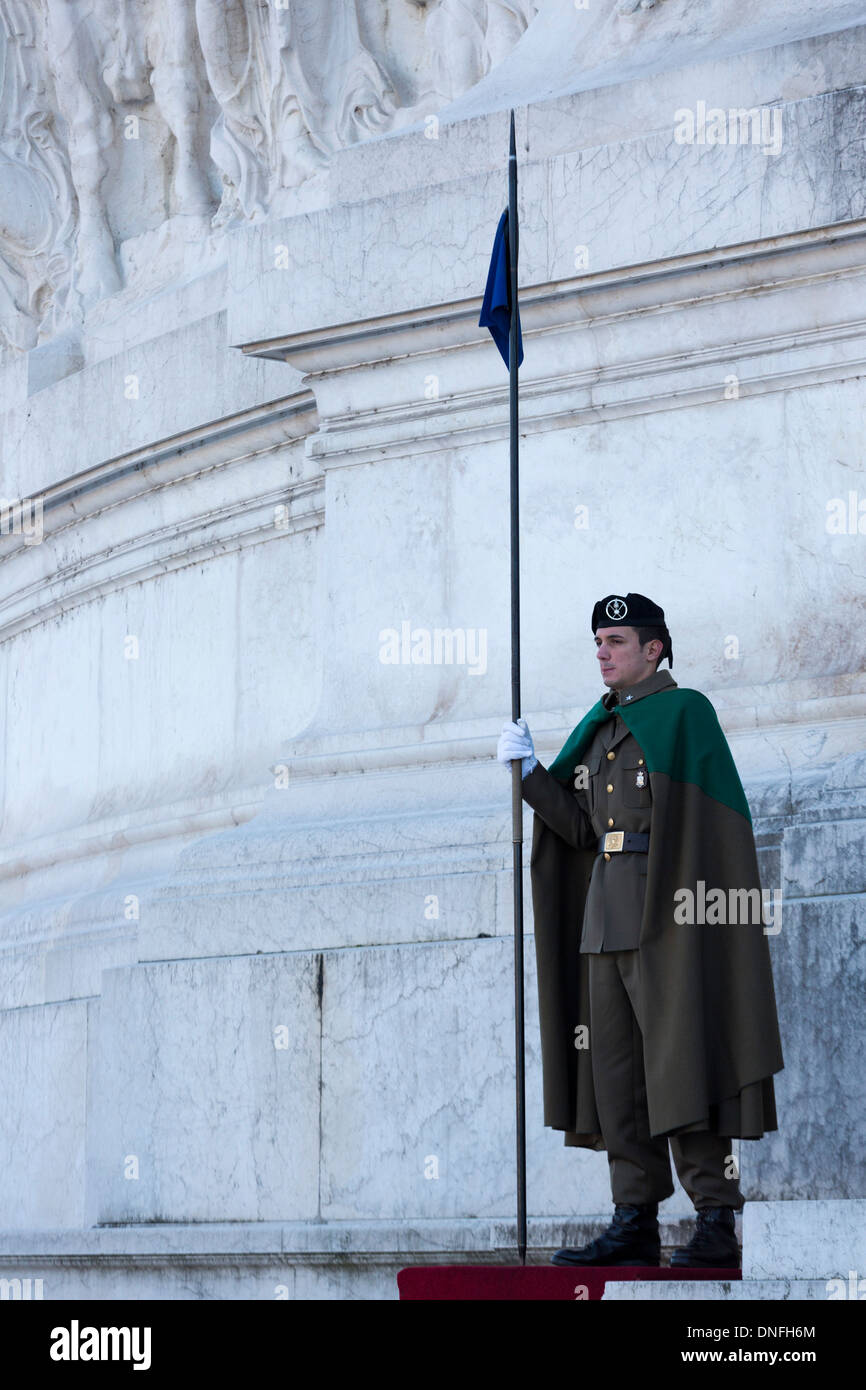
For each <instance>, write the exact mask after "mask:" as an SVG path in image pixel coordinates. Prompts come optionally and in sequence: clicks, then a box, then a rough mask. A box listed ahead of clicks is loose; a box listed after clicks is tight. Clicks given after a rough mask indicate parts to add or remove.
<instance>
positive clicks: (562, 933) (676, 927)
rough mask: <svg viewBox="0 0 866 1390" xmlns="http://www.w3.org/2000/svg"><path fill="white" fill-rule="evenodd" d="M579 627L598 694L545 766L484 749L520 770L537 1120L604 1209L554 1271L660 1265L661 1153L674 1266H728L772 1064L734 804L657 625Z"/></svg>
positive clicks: (611, 611)
mask: <svg viewBox="0 0 866 1390" xmlns="http://www.w3.org/2000/svg"><path fill="white" fill-rule="evenodd" d="M592 631H593V633H594V634H595V643H596V657H597V659H598V662H599V667H600V674H601V679H602V682H603V683H604V685H605V686H607V693H606V694H605V695H604V696H602V698H601V699H600V700H599V701H598V703H597V704H596V705H594V706H593V708H592V709H591V710H590V711H589V712H588V714H587V715H586V716H585V717H584V719H582V720H581V722H580V724H578V725H577V727H576V728H575V729H574V730H573V731H572V733H571V735H570V736H569V738H568V739H567V740H566V742H565V744H564V746H563V748H562V749H561V750H560V752H559V754H558V755H557V757H556V758H555V759H554V761H553V762H552V763H551V765H550V767H549V768H545V767H543V766H542V764H541V763H539V761H538V759H537V758H536V756H535V750H534V746H533V742H532V737H531V735H530V732H529V729H528V727H527V726H526V721H525V720H523V719H521V720H520V723H519V724H515V723H512V722H509V723H507V724H505V725H504V727H503V730H502V735H501V737H500V740H499V747H498V750H497V756H498V758H499V760H500V762H502V763H504V764H505V765H506V766H508V765H509V763H510V761H511V760H512V759H513V758H518V757H519V758H520V759H521V760H522V772H523V796H524V799H525V800H526V801H527V802H528V803H529V804H530V805H531V806H532V808H533V810H534V812H535V816H534V824H533V836H532V855H531V860H530V869H531V876H532V901H533V914H534V919H535V948H536V965H537V972H538V993H539V1011H540V1022H541V1050H542V1068H543V1077H544V1122H545V1125H547V1126H549V1127H551V1128H553V1129H558V1130H562V1131H564V1134H565V1143H566V1144H567V1145H570V1146H573V1147H583V1148H592V1149H596V1150H606V1151H607V1155H608V1162H609V1168H610V1183H611V1192H612V1196H613V1201H614V1207H615V1210H614V1217H613V1221H612V1223H611V1225H610V1226H609V1227H608V1229H607V1230H606V1231H605V1232H604V1233H603V1234H602V1235H601V1236H600V1237H598V1238H597V1239H596V1240H594V1241H591V1242H590V1244H589V1245H587V1246H585V1247H583V1248H582V1249H580V1250H572V1249H564V1250H560V1251H559V1252H558V1253H557V1254H556V1255H554V1257H553V1263H554V1264H570V1265H572V1264H573V1265H587V1264H590V1265H626V1264H628V1265H658V1264H659V1262H660V1241H659V1230H658V1203H659V1202H660V1201H664V1199H665V1198H667V1197H669V1196H671V1194H672V1193H673V1190H674V1187H673V1181H672V1178H671V1170H670V1159H669V1156H668V1144H669V1143H670V1148H671V1151H672V1153H673V1159H674V1163H675V1165H676V1170H677V1175H678V1177H679V1179H680V1182H681V1183H682V1185H683V1187H684V1188H685V1190H686V1192H687V1193H688V1194H689V1197H690V1198H691V1200H692V1202H693V1203H694V1205H695V1208H696V1211H697V1214H698V1215H697V1226H696V1230H695V1234H694V1236H693V1238H692V1240H691V1241H690V1243H689V1244H688V1245H687V1246H686V1247H685V1248H682V1249H678V1250H675V1251H674V1253H673V1256H672V1258H671V1264H672V1265H677V1266H692V1267H703V1268H708V1267H723V1268H734V1267H737V1266H738V1265H739V1263H740V1255H739V1247H738V1245H737V1241H736V1236H735V1232H734V1213H735V1212H736V1211H738V1210H740V1209H741V1208H742V1206H743V1201H744V1199H743V1197H742V1194H741V1192H740V1187H739V1175H738V1172H737V1167H736V1163H735V1160H734V1158H733V1155H732V1154H731V1139H732V1138H733V1137H738V1138H741V1139H758V1138H760V1137H761V1136H762V1135H763V1134H764V1133H765V1132H767V1131H769V1130H774V1129H776V1128H777V1121H776V1107H775V1092H774V1085H773V1075H774V1073H776V1072H778V1071H780V1070H781V1069H782V1067H783V1060H782V1049H781V1041H780V1037H779V1028H778V1019H777V1014H776V1001H775V993H774V989H773V978H772V968H771V963H770V954H769V946H768V942H767V935H766V932H765V929H764V917H763V898H762V894H761V883H760V876H759V872H758V861H757V853H756V849H755V840H754V834H753V831H752V822H751V816H750V812H749V807H748V803H747V801H746V797H745V793H744V792H743V788H742V784H741V782H740V778H739V775H738V773H737V770H736V767H735V765H734V761H733V757H732V755H731V752H730V749H729V747H728V744H727V740H726V739H725V736H724V734H723V732H722V729H721V726H720V725H719V722H718V719H717V717H716V713H715V710H714V709H713V706H712V705H711V704H710V702H709V700H707V698H706V697H705V696H704V695H702V694H700V693H699V692H698V691H696V690H688V689H683V688H681V687H679V686H678V685H677V683H676V681H674V679H673V677H672V676H671V674H670V671H669V670H668V671H662V670H659V666H660V663H661V662H662V661H663V660H665V659H667V661H668V664H669V666H672V665H673V650H672V645H671V637H670V633H669V632H668V629H667V625H666V623H665V616H664V612H663V610H662V609H661V608H660V607H658V605H657V604H655V603H653V602H652V601H651V600H650V599H648V598H646V597H644V595H642V594H636V593H628V594H625V595H621V594H609V595H608V596H607V597H606V598H603V599H600V600H599V601H598V603H596V605H595V607H594V609H593V613H592ZM701 895H703V896H701ZM708 902H712V904H713V909H714V910H713V911H712V912H709V911H705V910H704V908H703V905H704V904H705V903H708ZM696 903H699V904H700V905H701V910H700V911H696V909H695V904H696Z"/></svg>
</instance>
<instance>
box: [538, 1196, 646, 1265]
mask: <svg viewBox="0 0 866 1390" xmlns="http://www.w3.org/2000/svg"><path fill="white" fill-rule="evenodd" d="M658 1209H659V1204H658V1202H649V1203H647V1204H645V1205H643V1206H628V1205H626V1204H623V1203H619V1202H618V1203H617V1205H616V1207H615V1208H614V1214H613V1221H612V1222H611V1223H610V1225H609V1226H608V1228H607V1230H606V1231H603V1232H602V1234H601V1235H600V1236H597V1237H596V1239H595V1240H591V1241H590V1243H589V1245H584V1246H583V1247H582V1249H580V1250H569V1249H565V1250H557V1252H556V1254H555V1255H553V1256H552V1257H551V1261H550V1262H551V1264H555V1265H640V1266H645V1265H649V1266H653V1267H654V1266H656V1265H658V1263H659V1261H660V1259H661V1243H660V1241H659V1223H658Z"/></svg>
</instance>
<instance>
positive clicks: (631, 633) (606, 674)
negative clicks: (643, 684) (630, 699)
mask: <svg viewBox="0 0 866 1390" xmlns="http://www.w3.org/2000/svg"><path fill="white" fill-rule="evenodd" d="M592 630H593V633H594V634H595V645H596V657H597V659H598V663H599V669H600V671H601V678H602V680H603V682H604V684H605V685H606V686H607V687H608V689H609V690H621V689H624V688H625V687H626V686H629V685H636V684H637V683H638V682H639V681H642V680H645V679H646V677H647V676H651V675H652V674H653V673H654V672H655V671H656V670H658V667H659V665H660V663H661V662H662V661H664V660H665V658H667V660H668V663H669V664H670V665H671V666H672V665H673V647H672V645H671V635H670V633H669V632H668V629H667V626H666V624H665V615H664V610H663V609H661V608H659V606H658V604H656V603H653V602H652V600H651V599H648V598H645V597H644V595H643V594H626V595H625V596H623V595H621V594H609V595H608V596H607V598H602V599H599V601H598V603H597V604H596V605H595V607H594V608H593V610H592Z"/></svg>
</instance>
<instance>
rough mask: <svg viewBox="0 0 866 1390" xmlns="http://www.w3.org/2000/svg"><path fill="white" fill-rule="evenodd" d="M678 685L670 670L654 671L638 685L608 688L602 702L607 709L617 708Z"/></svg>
mask: <svg viewBox="0 0 866 1390" xmlns="http://www.w3.org/2000/svg"><path fill="white" fill-rule="evenodd" d="M675 687H676V681H675V680H674V678H673V676H672V675H671V673H670V671H661V670H660V671H654V672H653V674H652V675H651V676H647V678H646V680H642V681H638V683H637V685H629V686H626V687H625V688H624V689H623V690H608V691H607V692H606V693H605V694H604V695H602V697H601V703H602V704H603V705H604V707H605V709H615V708H616V706H617V705H630V704H633V703H634V701H635V700H642V699H643V698H644V696H645V695H655V693H656V691H658V690H670V689H673V688H675Z"/></svg>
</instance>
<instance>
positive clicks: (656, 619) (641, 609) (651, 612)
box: [592, 594, 673, 665]
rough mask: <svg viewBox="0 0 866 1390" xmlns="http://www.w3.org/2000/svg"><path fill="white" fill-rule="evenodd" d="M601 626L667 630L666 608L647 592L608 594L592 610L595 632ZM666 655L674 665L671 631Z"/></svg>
mask: <svg viewBox="0 0 866 1390" xmlns="http://www.w3.org/2000/svg"><path fill="white" fill-rule="evenodd" d="M600 627H663V628H664V629H665V631H666V632H667V624H666V622H665V613H664V609H663V608H659V606H658V604H657V603H653V601H652V599H650V598H647V597H646V595H645V594H608V595H607V597H606V598H600V599H599V601H598V603H597V604H596V605H595V607H594V608H593V610H592V630H593V632H596V631H597V630H598V629H599V628H600ZM665 657H667V659H668V661H669V662H670V664H671V665H673V648H672V646H671V639H670V633H668V635H667V640H666V642H665V649H664V651H663V652H662V655H661V660H662V661H664V659H665Z"/></svg>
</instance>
